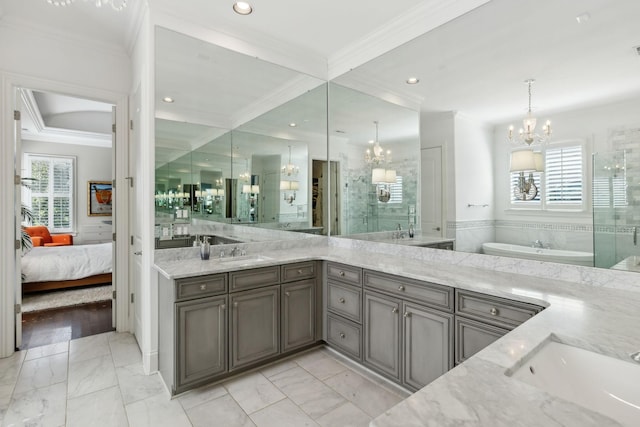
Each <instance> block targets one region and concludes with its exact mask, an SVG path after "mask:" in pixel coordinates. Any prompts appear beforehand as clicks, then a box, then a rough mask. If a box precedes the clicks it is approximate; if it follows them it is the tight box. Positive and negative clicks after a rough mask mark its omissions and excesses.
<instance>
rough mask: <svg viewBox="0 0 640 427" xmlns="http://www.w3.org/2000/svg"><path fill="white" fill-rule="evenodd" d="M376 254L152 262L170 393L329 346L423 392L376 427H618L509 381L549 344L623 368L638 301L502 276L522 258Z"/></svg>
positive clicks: (606, 291)
mask: <svg viewBox="0 0 640 427" xmlns="http://www.w3.org/2000/svg"><path fill="white" fill-rule="evenodd" d="M365 245H366V246H365ZM371 245H372V243H370V242H360V241H352V242H351V241H349V240H348V239H327V241H326V243H325V244H324V245H317V244H314V245H308V244H305V243H293V242H291V243H288V246H287V247H282V246H280V247H279V248H275V247H273V248H271V249H269V250H265V251H263V252H261V254H262V253H263V254H265V255H264V256H263V255H253V254H252V253H251V252H250V250H248V252H249V253H250V255H248V256H247V257H246V261H243V260H242V258H243V257H240V258H239V259H238V260H232V261H221V260H219V259H215V258H214V259H212V260H209V261H200V260H199V259H196V258H195V257H191V255H190V254H189V256H187V257H182V258H181V259H179V260H175V261H172V260H170V257H166V256H165V257H163V260H161V261H156V269H157V270H158V271H159V277H160V280H159V286H160V289H159V298H160V310H159V311H160V313H161V315H160V317H161V319H160V357H159V358H160V371H161V375H162V378H163V379H164V381H165V383H166V384H167V386H168V388H169V389H170V390H171V392H172V393H174V394H175V393H180V392H182V391H185V390H188V389H190V388H193V387H195V386H197V385H201V384H205V383H209V382H212V381H217V380H219V379H222V378H225V377H226V376H229V375H233V374H236V373H238V372H242V371H243V370H245V369H251V368H253V367H257V366H260V365H261V364H264V363H268V362H270V361H274V360H277V359H278V358H281V357H283V356H285V355H288V354H293V353H295V352H296V351H300V350H303V349H306V348H308V347H310V346H314V345H317V344H319V343H326V344H327V345H328V346H330V347H331V348H333V349H334V350H336V351H337V352H339V353H341V354H343V355H344V356H345V357H347V358H349V359H351V360H353V361H354V362H356V363H359V364H361V365H363V366H364V367H366V368H368V369H370V370H371V371H373V372H375V373H377V374H379V375H382V376H383V377H385V378H387V379H388V380H390V381H393V382H395V383H396V384H398V385H400V386H401V387H403V388H404V389H407V390H411V391H415V393H413V394H412V395H411V396H409V397H408V398H407V399H405V400H404V401H403V402H401V403H399V404H398V405H397V406H396V407H394V408H391V409H390V410H388V411H386V412H385V413H383V414H382V415H380V416H379V417H377V418H376V419H375V420H373V421H372V425H373V426H377V427H378V426H397V425H405V424H406V425H422V424H424V423H425V422H426V420H427V419H428V420H430V421H432V422H435V423H436V424H437V425H444V426H447V425H457V424H459V423H460V422H461V420H462V422H463V423H466V424H469V425H505V426H507V425H511V423H512V421H513V417H514V416H517V417H518V419H519V420H521V421H522V425H525V426H538V425H547V424H554V423H555V424H556V425H565V426H585V425H594V426H595V425H598V426H601V425H620V424H616V423H615V421H613V420H611V419H610V418H608V417H607V416H605V415H602V414H601V413H598V412H595V411H593V410H592V408H590V407H582V406H580V405H579V404H577V403H575V402H571V401H567V400H565V399H562V398H560V397H556V396H554V395H553V394H548V393H546V392H544V391H542V390H540V389H537V388H535V387H532V386H529V385H525V384H524V383H523V382H521V381H520V380H518V379H516V378H515V377H513V378H512V377H511V376H510V375H509V373H510V372H512V371H514V370H516V369H517V368H518V367H520V366H523V365H524V364H525V363H528V362H527V361H528V360H529V359H530V357H531V355H532V354H535V352H536V351H537V349H538V348H540V346H542V345H543V344H544V343H546V342H548V341H549V340H550V339H553V340H555V341H559V342H562V343H564V344H567V345H572V346H575V347H581V348H585V349H587V350H591V351H596V352H598V353H603V354H605V355H607V356H611V357H615V358H617V359H625V358H628V354H629V353H631V352H632V351H633V350H634V349H635V350H638V349H637V348H636V347H637V345H638V341H637V339H636V338H637V331H636V329H635V321H636V320H637V316H638V315H637V307H638V306H640V293H639V292H637V291H634V289H633V288H628V289H627V287H626V285H620V284H614V283H613V282H611V283H600V284H599V285H598V286H596V285H593V284H581V283H577V282H575V281H574V282H571V281H561V280H557V279H551V278H546V279H541V278H540V277H536V276H535V275H532V274H515V273H510V272H505V271H499V269H500V268H503V269H504V268H507V267H504V266H506V265H510V266H514V265H518V264H513V263H514V262H515V263H523V264H522V265H523V266H527V265H529V264H526V262H527V261H524V260H522V261H513V260H511V259H508V260H507V259H505V261H504V262H505V264H503V265H501V264H500V262H501V260H500V259H498V258H491V257H486V256H485V257H482V258H480V259H482V260H487V261H490V262H491V263H492V265H487V266H483V267H481V268H478V267H472V266H470V265H469V264H471V263H472V262H471V261H473V259H472V260H471V261H469V260H467V264H466V265H457V264H455V263H453V262H443V261H441V259H443V257H445V256H446V257H451V258H450V259H457V258H455V257H458V256H460V255H459V254H455V253H452V252H451V251H434V250H432V249H416V248H411V251H410V252H403V250H402V249H399V248H398V247H397V246H395V247H393V248H389V246H391V245H377V246H376V244H373V245H374V247H375V251H374V250H370V249H371V248H372V246H371ZM310 246H311V247H310ZM364 248H369V251H368V250H367V249H364ZM192 249H193V248H189V249H182V250H181V251H189V250H192ZM254 253H255V252H254ZM507 262H508V263H510V264H506V263H507ZM529 263H530V262H529ZM536 264H537V263H536ZM542 267H546V268H547V269H551V268H557V269H558V270H555V274H557V275H561V274H562V272H565V274H566V271H567V270H566V268H568V267H567V266H564V267H556V266H555V265H546V264H543V265H542ZM570 268H576V269H582V270H580V271H579V273H580V274H583V275H585V274H588V273H589V272H591V271H592V270H593V269H590V268H584V267H577V266H572V267H570ZM563 269H565V270H563ZM547 274H554V272H552V271H548V272H547ZM203 285H204V286H203ZM234 285H235V286H234ZM616 286H619V287H620V288H622V289H615V287H616ZM289 298H293V299H289ZM292 301H293V303H292ZM236 303H237V306H236ZM611 307H615V308H616V309H615V310H611ZM248 313H252V314H248ZM256 313H259V314H260V315H259V316H258V317H255V316H256ZM310 313H314V314H313V315H310ZM204 324H207V325H208V326H206V327H204V326H203V325H204ZM292 327H293V328H294V330H292V329H291V328H292ZM225 331H226V332H227V333H225ZM312 331H313V332H312ZM550 337H552V338H550ZM449 408H457V409H455V411H454V412H451V411H450V410H449Z"/></svg>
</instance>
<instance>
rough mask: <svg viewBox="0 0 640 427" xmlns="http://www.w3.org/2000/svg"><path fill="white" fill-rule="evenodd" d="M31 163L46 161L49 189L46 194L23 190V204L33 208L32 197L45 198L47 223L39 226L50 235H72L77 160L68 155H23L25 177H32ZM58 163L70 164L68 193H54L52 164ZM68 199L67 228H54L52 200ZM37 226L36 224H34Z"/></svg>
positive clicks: (29, 189) (74, 219)
mask: <svg viewBox="0 0 640 427" xmlns="http://www.w3.org/2000/svg"><path fill="white" fill-rule="evenodd" d="M33 161H46V162H48V163H49V187H48V189H47V191H46V192H34V191H33V190H32V189H31V188H23V191H22V198H23V203H24V204H25V205H26V206H28V207H29V208H30V209H32V208H33V206H32V202H33V199H32V198H33V197H34V196H35V197H38V195H41V196H40V197H46V198H47V205H48V215H47V223H46V224H39V225H45V226H46V227H47V228H48V229H49V231H50V232H51V233H73V232H75V229H76V218H77V215H76V209H77V203H76V194H77V191H76V190H77V158H76V156H69V155H57V154H42V153H24V154H23V165H24V167H25V177H26V178H30V177H32V162H33ZM56 161H58V162H60V161H63V162H64V163H67V162H68V163H70V164H71V179H70V188H69V191H68V192H64V193H60V192H55V191H54V187H53V186H54V179H53V174H54V168H53V165H54V163H55V162H56ZM61 195H62V196H63V197H68V199H69V209H68V214H69V227H55V221H54V203H55V202H54V199H55V197H56V196H58V197H60V196H61ZM35 225H38V224H35Z"/></svg>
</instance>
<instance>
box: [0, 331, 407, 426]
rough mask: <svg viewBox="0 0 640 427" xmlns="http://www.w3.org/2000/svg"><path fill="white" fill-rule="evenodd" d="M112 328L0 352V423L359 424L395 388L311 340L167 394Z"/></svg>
mask: <svg viewBox="0 0 640 427" xmlns="http://www.w3.org/2000/svg"><path fill="white" fill-rule="evenodd" d="M140 359H141V356H140V351H139V349H138V345H137V343H136V341H135V338H134V337H133V336H132V335H130V334H120V333H115V332H110V333H105V334H100V335H94V336H91V337H86V338H80V339H77V340H72V341H66V342H63V343H58V344H52V345H49V346H44V347H37V348H33V349H29V350H28V351H20V352H16V353H15V354H14V355H13V356H11V357H9V358H6V359H0V423H1V424H2V426H7V427H9V426H21V425H33V426H52V427H59V426H83V427H84V426H89V425H91V426H109V427H113V426H131V427H138V426H154V427H161V426H171V427H180V426H212V425H217V426H225V427H234V426H258V427H260V426H278V427H285V426H296V427H297V426H367V425H368V424H369V421H370V420H371V419H372V418H373V417H376V416H378V415H380V414H381V413H382V412H384V411H386V410H387V409H389V408H391V407H392V406H394V405H395V404H396V403H398V402H399V401H400V400H402V399H403V398H404V397H406V395H403V396H401V395H400V394H398V393H396V392H395V390H393V388H391V387H389V386H387V385H384V383H383V382H381V381H379V380H376V379H375V378H374V377H367V376H365V375H366V374H363V373H361V372H359V371H356V370H354V369H351V368H350V367H349V366H348V364H345V363H342V362H341V359H340V358H339V356H335V355H334V354H333V353H332V352H331V351H330V350H327V349H325V348H318V349H314V350H311V351H309V352H306V353H303V354H301V355H298V356H294V357H292V358H288V359H286V360H283V361H280V362H277V363H275V364H272V365H269V366H267V367H265V368H263V369H260V370H257V371H253V372H249V373H246V374H242V375H239V376H237V377H234V378H232V379H229V380H226V381H225V382H223V383H221V384H216V385H211V386H207V387H203V388H200V389H196V390H193V391H190V392H188V393H185V394H183V395H180V396H178V397H177V398H175V399H173V400H172V399H170V397H169V393H168V392H167V391H166V389H165V387H164V385H163V384H162V381H161V380H160V377H159V376H158V375H157V374H153V375H149V376H147V375H144V373H143V372H142V363H141V361H140Z"/></svg>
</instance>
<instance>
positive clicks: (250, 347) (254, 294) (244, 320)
mask: <svg viewBox="0 0 640 427" xmlns="http://www.w3.org/2000/svg"><path fill="white" fill-rule="evenodd" d="M229 303H230V309H231V315H230V319H229V323H230V325H229V327H230V332H229V346H230V356H229V357H230V367H229V369H230V370H235V369H238V368H241V367H243V366H246V365H249V364H252V363H255V362H258V361H260V360H263V359H267V358H269V357H272V356H276V355H277V354H279V353H280V315H279V314H280V286H279V285H278V286H269V287H265V288H258V289H254V290H250V291H244V292H237V293H232V294H230V295H229Z"/></svg>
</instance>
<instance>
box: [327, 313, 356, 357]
mask: <svg viewBox="0 0 640 427" xmlns="http://www.w3.org/2000/svg"><path fill="white" fill-rule="evenodd" d="M361 335H362V329H361V328H360V325H356V324H355V323H352V322H349V321H348V320H346V319H341V318H339V317H334V316H331V315H329V316H327V341H328V342H329V344H331V345H334V346H336V347H337V348H338V349H340V350H342V351H343V352H345V353H347V354H348V355H350V356H352V357H355V358H356V359H360V353H361V342H362V340H361Z"/></svg>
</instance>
